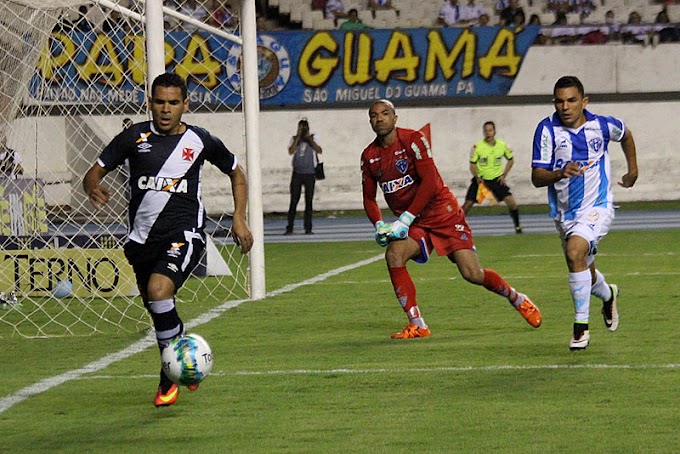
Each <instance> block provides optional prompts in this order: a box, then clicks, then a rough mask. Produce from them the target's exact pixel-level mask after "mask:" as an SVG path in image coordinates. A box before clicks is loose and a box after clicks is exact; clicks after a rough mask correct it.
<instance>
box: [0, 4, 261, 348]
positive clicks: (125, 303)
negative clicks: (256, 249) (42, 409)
mask: <svg viewBox="0 0 680 454" xmlns="http://www.w3.org/2000/svg"><path fill="white" fill-rule="evenodd" d="M164 5H165V6H166V7H167V8H171V9H172V10H173V11H177V12H179V13H180V14H184V15H186V16H190V17H191V18H193V19H195V20H194V21H182V20H180V19H178V18H177V16H175V15H164V28H165V30H164V35H163V36H164V41H165V43H164V45H165V51H164V55H165V67H166V68H167V70H168V71H174V72H177V73H178V74H180V75H182V76H184V77H185V78H186V79H187V81H188V87H189V94H190V112H189V113H188V114H185V117H184V120H185V121H186V122H187V123H191V124H197V125H200V126H202V127H205V128H207V129H208V130H210V131H211V132H213V133H214V134H216V135H218V136H219V137H220V138H221V139H222V140H223V141H224V142H225V144H226V145H227V147H228V148H229V149H230V150H232V152H234V153H235V154H236V155H237V158H238V159H239V161H240V162H241V163H245V143H244V142H245V139H244V117H243V114H242V108H241V107H242V105H241V101H242V96H241V84H239V83H237V82H235V81H234V79H235V78H234V77H233V74H232V78H231V79H230V78H229V77H228V74H229V71H227V68H225V65H226V64H227V63H226V62H227V61H233V60H234V59H236V61H237V63H236V65H235V67H236V73H237V72H238V55H239V49H240V46H237V45H236V44H234V42H233V41H232V40H229V39H225V38H224V37H223V36H221V35H220V34H215V33H211V32H210V31H206V30H204V29H203V28H201V27H200V24H197V22H199V23H206V24H210V25H212V26H214V27H215V28H217V29H219V30H220V31H221V32H222V33H227V34H229V33H232V34H233V33H237V31H238V27H239V15H240V14H239V10H237V9H236V8H237V7H236V6H234V8H235V9H234V10H232V9H231V8H230V7H229V4H228V3H227V1H226V0H208V1H202V0H199V1H198V2H197V1H194V0H180V1H172V0H170V1H168V0H166V1H165V2H164ZM232 5H233V3H232ZM143 14H144V3H143V2H142V1H139V0H129V1H126V0H122V1H117V2H115V3H113V2H107V1H105V0H98V1H81V0H4V1H3V2H0V146H1V147H2V149H1V150H0V170H1V171H2V175H0V248H1V250H2V260H0V292H1V293H0V337H5V336H12V335H20V336H26V337H45V336H64V335H90V334H93V333H98V332H113V331H120V330H124V331H130V332H141V331H145V330H146V329H148V328H149V327H150V322H149V318H148V316H147V314H146V311H145V309H144V307H143V305H142V302H141V298H140V297H139V296H138V291H137V289H136V284H135V280H134V275H133V273H132V270H131V268H130V267H129V265H128V264H127V262H126V260H125V257H124V256H123V252H122V244H123V243H124V240H125V235H126V232H127V226H126V220H127V213H126V208H127V204H126V197H127V190H126V184H127V173H126V169H124V168H121V169H118V170H117V171H115V172H112V173H110V174H109V175H107V176H106V177H105V179H104V184H105V186H107V187H108V188H109V189H110V190H111V191H112V192H113V193H114V195H113V197H112V200H111V203H110V205H109V206H107V207H105V208H104V209H102V210H99V211H97V210H95V209H94V208H92V207H91V206H90V204H89V202H88V200H87V197H86V195H85V193H84V192H83V190H82V177H83V176H84V174H85V172H86V171H87V169H88V168H89V167H90V166H91V165H92V164H93V163H94V162H95V161H96V159H97V156H98V155H99V153H100V152H101V150H102V149H103V148H104V146H105V145H106V144H107V143H108V142H109V141H110V140H111V139H112V138H113V137H114V136H115V135H116V134H118V133H119V132H120V131H121V130H122V128H124V127H125V125H124V121H125V120H126V119H129V120H131V121H132V122H138V121H144V120H147V119H149V117H148V115H147V105H146V99H147V94H148V93H147V83H146V80H147V68H146V52H147V43H146V39H145V38H146V36H147V31H148V30H147V29H146V27H147V26H146V25H145V23H144V21H143V20H141V19H142V18H141V16H142V15H143ZM232 73H233V71H232ZM237 75H238V74H237ZM236 79H237V77H236ZM202 191H203V197H204V201H205V204H206V208H207V213H208V217H209V221H208V226H207V229H206V232H207V233H208V234H209V235H210V237H211V240H210V241H209V243H208V248H207V253H206V255H205V257H204V259H203V260H202V261H201V264H200V265H199V266H198V268H197V269H196V270H194V274H193V276H192V278H190V279H189V280H188V281H187V283H186V284H185V286H184V287H183V288H182V289H181V290H180V292H179V293H178V298H177V299H178V305H179V310H180V313H182V315H183V316H184V317H190V316H191V315H192V314H198V313H199V312H204V311H206V310H208V309H210V308H211V307H214V306H217V305H219V304H221V303H223V302H224V301H226V300H229V299H238V298H246V297H248V292H249V282H248V281H249V275H248V267H249V262H248V258H247V257H246V256H243V255H242V254H241V253H240V251H239V250H238V248H237V247H236V246H235V244H234V242H233V240H232V239H231V237H230V227H231V218H230V213H231V212H232V210H233V203H232V195H231V187H230V185H229V179H228V177H226V176H225V175H223V174H222V173H220V172H219V170H217V169H216V168H211V166H206V167H205V168H204V179H203V187H202ZM69 284H70V287H71V288H69ZM188 301H191V304H183V303H185V302H188Z"/></svg>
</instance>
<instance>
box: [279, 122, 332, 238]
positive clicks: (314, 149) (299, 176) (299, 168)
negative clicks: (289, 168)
mask: <svg viewBox="0 0 680 454" xmlns="http://www.w3.org/2000/svg"><path fill="white" fill-rule="evenodd" d="M322 152H323V149H322V148H321V146H319V144H318V143H317V141H316V136H315V135H314V134H312V133H310V132H309V122H308V121H307V119H305V118H303V119H302V120H300V121H299V122H298V129H297V134H295V135H294V136H293V137H292V138H291V139H290V144H289V145H288V154H289V155H291V156H292V165H293V175H292V176H291V179H290V206H289V207H288V225H287V226H286V232H285V233H284V235H290V234H292V233H293V227H294V224H295V214H296V211H297V204H298V202H299V201H300V196H301V195H302V187H303V186H304V188H305V217H304V226H305V233H306V234H311V233H312V213H313V206H312V202H313V200H314V185H315V183H316V171H315V169H316V164H317V163H318V160H317V154H320V153H322Z"/></svg>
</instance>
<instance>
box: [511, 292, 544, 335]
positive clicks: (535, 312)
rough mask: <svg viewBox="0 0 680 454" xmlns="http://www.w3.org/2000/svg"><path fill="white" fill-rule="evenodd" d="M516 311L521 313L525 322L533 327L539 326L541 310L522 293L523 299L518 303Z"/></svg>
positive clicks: (541, 319)
mask: <svg viewBox="0 0 680 454" xmlns="http://www.w3.org/2000/svg"><path fill="white" fill-rule="evenodd" d="M517 311H518V312H519V313H520V314H522V317H524V319H525V320H526V321H527V323H528V324H530V325H531V326H533V327H534V328H538V327H539V326H541V322H542V321H543V318H542V317H541V311H540V310H539V309H538V307H537V306H536V305H535V304H534V303H532V302H531V300H530V299H529V297H528V296H526V295H524V301H522V304H520V305H519V307H518V308H517Z"/></svg>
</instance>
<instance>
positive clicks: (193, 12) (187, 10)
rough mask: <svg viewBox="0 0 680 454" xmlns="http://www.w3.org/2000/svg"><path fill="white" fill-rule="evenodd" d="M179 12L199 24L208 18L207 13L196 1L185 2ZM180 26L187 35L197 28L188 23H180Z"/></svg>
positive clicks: (188, 0)
mask: <svg viewBox="0 0 680 454" xmlns="http://www.w3.org/2000/svg"><path fill="white" fill-rule="evenodd" d="M179 12H180V13H182V14H184V15H186V16H189V17H190V18H192V19H195V20H197V21H200V22H205V20H206V19H207V18H208V12H207V11H206V10H205V8H203V6H202V5H201V4H199V3H198V2H197V1H196V0H185V1H184V3H183V4H182V7H181V8H180V9H179ZM181 25H182V28H183V29H184V31H186V32H189V33H194V32H196V31H197V30H198V27H197V26H195V25H193V24H190V23H188V22H182V23H181Z"/></svg>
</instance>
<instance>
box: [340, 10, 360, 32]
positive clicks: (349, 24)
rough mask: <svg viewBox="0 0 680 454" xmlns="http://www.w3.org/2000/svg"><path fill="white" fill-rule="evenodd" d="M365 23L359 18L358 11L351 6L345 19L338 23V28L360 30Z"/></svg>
mask: <svg viewBox="0 0 680 454" xmlns="http://www.w3.org/2000/svg"><path fill="white" fill-rule="evenodd" d="M364 28H366V25H364V23H363V22H362V21H361V19H359V11H357V9H356V8H352V9H351V10H349V11H348V12H347V20H346V21H345V22H343V23H342V24H341V25H340V30H362V29H364Z"/></svg>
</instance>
